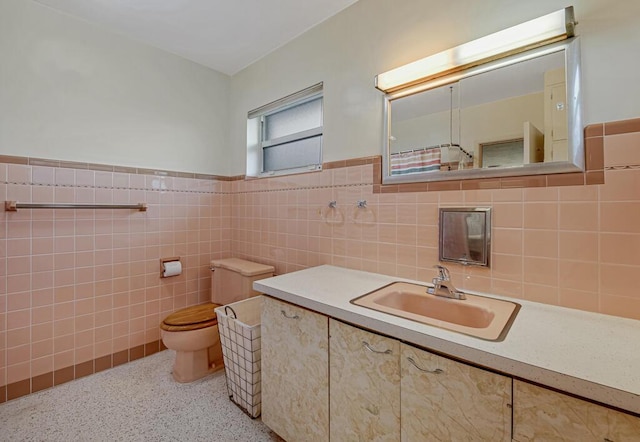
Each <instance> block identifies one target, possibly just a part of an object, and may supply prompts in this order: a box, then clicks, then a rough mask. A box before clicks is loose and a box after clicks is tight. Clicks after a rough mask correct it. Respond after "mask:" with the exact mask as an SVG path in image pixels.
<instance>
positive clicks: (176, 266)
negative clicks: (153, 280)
mask: <svg viewBox="0 0 640 442" xmlns="http://www.w3.org/2000/svg"><path fill="white" fill-rule="evenodd" d="M163 265H164V272H163V273H162V276H164V277H165V278H166V277H168V276H177V275H179V274H181V273H182V263H181V262H180V261H169V262H165V263H163Z"/></svg>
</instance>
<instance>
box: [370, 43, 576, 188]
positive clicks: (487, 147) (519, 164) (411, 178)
mask: <svg viewBox="0 0 640 442" xmlns="http://www.w3.org/2000/svg"><path fill="white" fill-rule="evenodd" d="M385 123H386V124H385V133H384V154H383V177H382V182H383V183H384V184H392V183H407V182H425V181H442V180H461V179H477V178H484V177H504V176H522V175H539V174H552V173H565V172H578V171H583V170H584V144H583V134H582V131H583V126H582V119H581V99H580V48H579V40H578V38H571V39H568V40H564V41H562V42H559V43H553V44H550V45H546V46H542V47H538V48H536V49H532V50H529V51H526V52H522V53H519V54H516V55H512V56H509V57H505V58H501V59H499V60H494V61H491V62H488V63H483V64H480V65H478V66H475V67H472V68H469V69H466V70H462V71H459V72H456V73H453V74H450V75H447V76H443V77H439V78H436V79H433V80H430V81H426V82H423V83H420V84H417V85H412V86H410V87H408V88H404V89H401V90H398V91H394V92H391V93H387V94H386V95H385Z"/></svg>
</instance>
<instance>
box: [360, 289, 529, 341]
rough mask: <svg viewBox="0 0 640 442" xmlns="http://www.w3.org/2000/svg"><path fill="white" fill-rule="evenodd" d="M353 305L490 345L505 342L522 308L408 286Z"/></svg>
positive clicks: (363, 298)
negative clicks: (482, 341) (428, 291)
mask: <svg viewBox="0 0 640 442" xmlns="http://www.w3.org/2000/svg"><path fill="white" fill-rule="evenodd" d="M351 303H352V304H355V305H360V306H362V307H367V308H370V309H373V310H377V311H379V312H383V313H388V314H390V315H394V316H400V317H402V318H405V319H411V320H413V321H417V322H421V323H423V324H428V325H433V326H436V327H440V328H444V329H447V330H451V331H455V332H459V333H464V334H466V335H470V336H474V337H477V338H481V339H486V340H490V341H501V340H503V339H504V337H505V336H506V334H507V332H508V331H509V327H510V326H511V323H512V322H513V320H514V319H515V316H516V313H517V312H518V310H519V308H520V305H519V304H516V303H515V302H510V301H503V300H500V299H494V298H487V297H484V296H476V295H470V294H466V299H464V300H458V299H449V298H444V297H441V296H435V295H430V294H428V293H427V286H423V285H418V284H410V283H406V282H394V283H391V284H389V285H387V286H385V287H383V288H381V289H378V290H375V291H373V292H371V293H367V294H366V295H363V296H360V297H358V298H356V299H353V300H352V301H351Z"/></svg>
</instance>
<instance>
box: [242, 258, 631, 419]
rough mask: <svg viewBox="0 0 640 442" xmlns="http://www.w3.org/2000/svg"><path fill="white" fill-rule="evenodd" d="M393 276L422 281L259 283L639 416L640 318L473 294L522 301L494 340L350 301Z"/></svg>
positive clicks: (317, 272) (355, 274)
mask: <svg viewBox="0 0 640 442" xmlns="http://www.w3.org/2000/svg"><path fill="white" fill-rule="evenodd" d="M394 281H409V282H416V283H420V282H418V281H410V280H406V279H403V278H396V277H392V276H385V275H380V274H376V273H368V272H362V271H358V270H350V269H345V268H341V267H335V266H330V265H323V266H319V267H312V268H309V269H305V270H301V271H298V272H293V273H287V274H284V275H280V276H276V277H273V278H268V279H262V280H259V281H256V282H254V288H255V289H256V290H258V291H260V292H262V293H265V294H267V295H270V296H273V297H274V298H278V299H281V300H283V301H287V302H290V303H293V304H297V305H299V306H302V307H305V308H308V309H310V310H313V311H316V312H318V313H322V314H325V315H327V316H331V317H333V318H336V319H339V320H342V321H345V322H349V323H351V324H354V325H357V326H360V327H363V328H367V329H370V330H373V331H377V332H379V333H382V334H385V335H388V336H392V337H395V338H397V339H400V340H402V341H405V342H408V343H412V344H415V345H418V346H420V347H423V348H426V349H430V350H433V351H436V352H440V353H443V354H445V355H449V356H451V357H454V358H458V359H461V360H465V361H468V362H470V363H473V364H476V365H479V366H484V367H487V368H490V369H493V370H496V371H500V372H504V373H507V374H510V375H512V376H514V377H517V378H521V379H525V380H529V381H532V382H536V383H539V384H541V385H546V386H548V387H551V388H556V389H558V390H562V391H565V392H568V393H572V394H575V395H578V396H582V397H584V398H587V399H591V400H594V401H597V402H601V403H604V404H608V405H611V406H614V407H618V408H621V409H624V410H628V411H631V412H634V413H638V414H640V351H638V343H639V342H640V321H637V320H633V319H626V318H619V317H615V316H608V315H603V314H598V313H590V312H584V311H580V310H573V309H567V308H563V307H556V306H551V305H546V304H539V303H536V302H528V301H525V300H521V299H513V298H505V297H501V296H494V295H487V294H484V293H477V292H472V291H468V293H475V294H480V295H483V296H489V297H494V298H499V299H508V300H510V301H515V302H517V303H519V304H520V305H521V306H522V307H521V309H520V311H519V312H518V315H517V317H516V319H515V321H514V322H513V325H512V326H511V329H510V331H509V333H508V334H507V336H506V338H505V339H504V341H501V342H492V341H485V340H481V339H477V338H474V337H471V336H466V335H463V334H459V333H455V332H450V331H447V330H444V329H441V328H437V327H432V326H429V325H425V324H421V323H418V322H414V321H410V320H407V319H403V318H400V317H396V316H392V315H389V314H385V313H381V312H377V311H374V310H370V309H367V308H365V307H360V306H357V305H353V304H351V303H350V302H349V301H350V300H352V299H353V298H356V297H358V296H361V295H364V294H366V293H369V292H371V291H373V290H376V289H379V288H381V287H383V286H385V285H387V284H389V283H391V282H394ZM422 284H423V283H422Z"/></svg>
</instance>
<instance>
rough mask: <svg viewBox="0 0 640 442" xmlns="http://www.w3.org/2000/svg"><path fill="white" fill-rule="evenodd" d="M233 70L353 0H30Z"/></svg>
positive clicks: (236, 70)
mask: <svg viewBox="0 0 640 442" xmlns="http://www.w3.org/2000/svg"><path fill="white" fill-rule="evenodd" d="M34 1H36V2H37V3H40V4H42V5H46V6H49V7H51V8H53V9H55V10H58V11H60V12H63V13H66V14H68V15H71V16H74V17H77V18H80V19H83V20H86V21H88V22H91V23H95V24H97V25H100V26H102V27H104V28H107V29H109V30H111V31H113V32H116V33H118V34H121V35H125V36H127V37H129V38H132V39H134V40H137V41H140V42H143V43H146V44H149V45H151V46H154V47H157V48H160V49H163V50H165V51H168V52H171V53H173V54H177V55H180V56H182V57H184V58H186V59H189V60H192V61H195V62H196V63H200V64H202V65H205V66H207V67H210V68H212V69H215V70H216V71H219V72H223V73H225V74H227V75H233V74H235V73H237V72H238V71H240V70H242V69H243V68H245V67H247V66H248V65H250V64H251V63H253V62H255V61H257V60H259V59H260V58H262V57H264V56H265V55H267V54H268V53H270V52H272V51H273V50H275V49H277V48H279V47H280V46H282V45H284V44H286V43H287V42H289V41H291V40H293V39H294V38H295V37H297V36H299V35H300V34H302V33H304V32H305V31H307V30H308V29H310V28H312V27H314V26H315V25H317V24H319V23H321V22H322V21H324V20H326V19H327V18H329V17H331V16H332V15H335V14H336V13H338V12H340V11H341V10H343V9H344V8H346V7H347V6H349V5H351V4H353V3H355V2H356V1H357V0H34Z"/></svg>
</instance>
